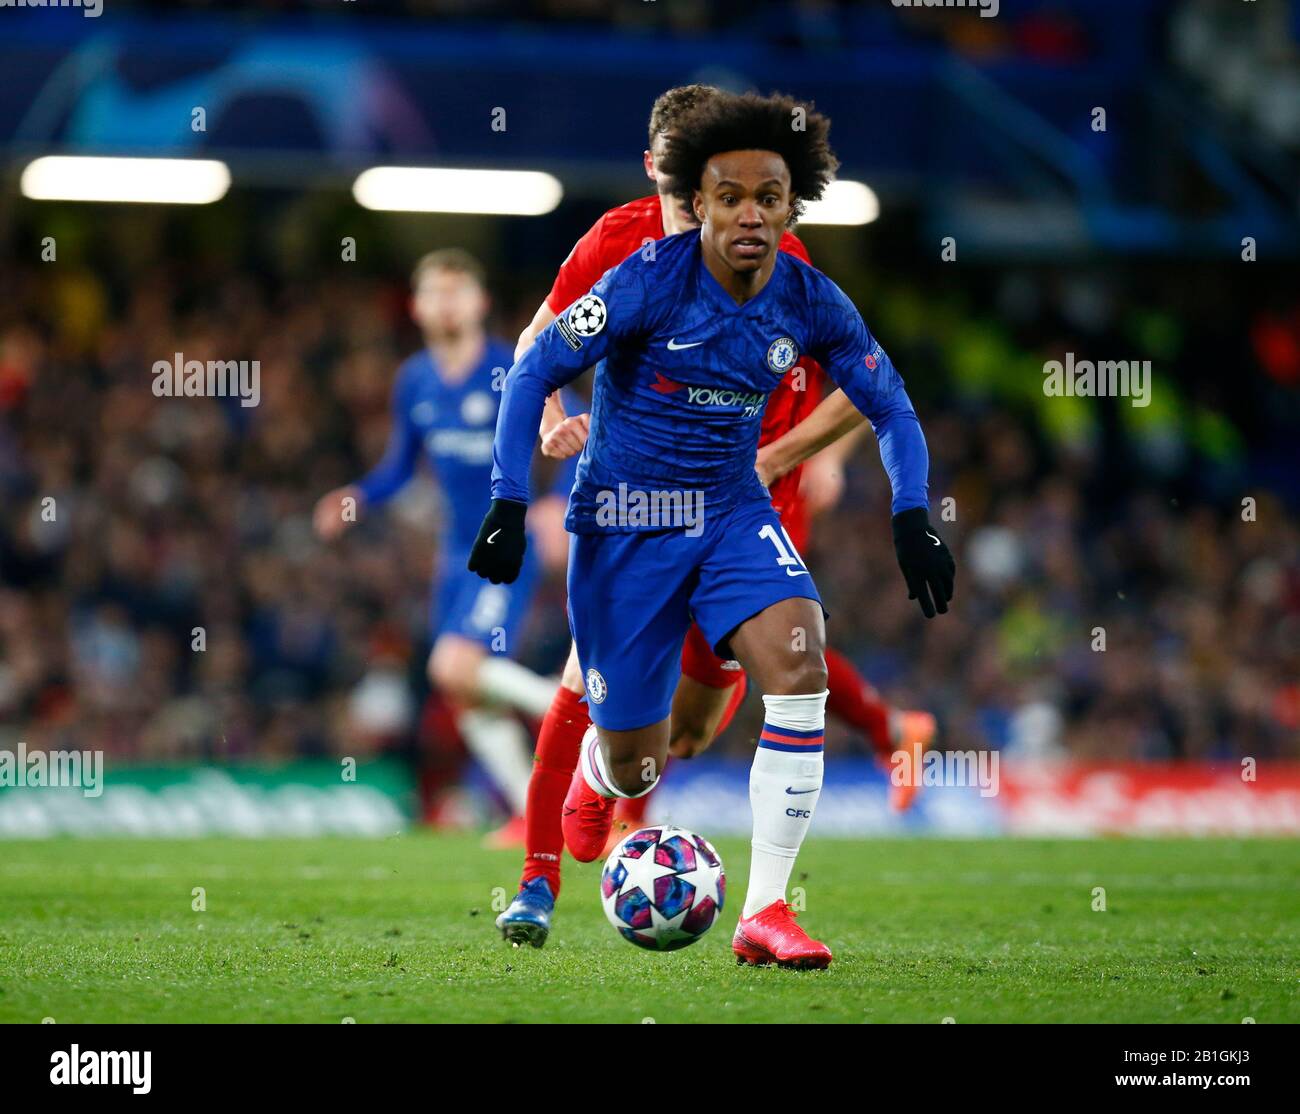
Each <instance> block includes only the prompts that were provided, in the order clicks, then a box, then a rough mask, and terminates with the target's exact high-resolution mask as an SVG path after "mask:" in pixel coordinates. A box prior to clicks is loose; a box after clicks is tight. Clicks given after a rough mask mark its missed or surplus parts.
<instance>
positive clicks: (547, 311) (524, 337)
mask: <svg viewBox="0 0 1300 1114" xmlns="http://www.w3.org/2000/svg"><path fill="white" fill-rule="evenodd" d="M554 320H555V314H554V313H552V312H551V307H550V306H548V305H547V304H546V303H545V302H542V304H541V305H540V306H538V307H537V312H536V313H535V314H533V319H532V320H531V321H530V322H528V325H527V327H526V328H525V329H524V331H523V332H522V333H520V334H519V340H518V342H517V343H516V344H515V363H518V362H519V357H520V356H522V355H523V354H524V353H525V352H527V351H528V349H530V348H531V347H532V346H533V342H534V341H535V340H536V339H537V338H538V337H539V336H540V335H541V332H542V330H543V329H545V328H546V326H547V325H549V324H550V323H551V322H552V321H554Z"/></svg>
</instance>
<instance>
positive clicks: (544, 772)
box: [523, 687, 591, 897]
mask: <svg viewBox="0 0 1300 1114" xmlns="http://www.w3.org/2000/svg"><path fill="white" fill-rule="evenodd" d="M590 723H591V720H590V719H589V718H588V716H587V706H586V705H585V704H584V703H583V702H582V693H580V692H570V691H569V690H568V689H566V688H564V687H560V688H558V689H556V690H555V699H554V700H552V701H551V706H550V708H548V709H547V712H546V715H545V716H544V717H543V718H542V729H541V730H540V731H539V732H538V733H537V753H536V754H535V755H534V756H533V773H532V776H531V777H530V778H529V779H528V805H527V807H526V808H525V810H524V846H525V847H526V848H527V853H526V856H525V858H524V874H523V881H524V882H531V881H532V880H533V879H534V878H538V877H541V878H545V879H546V880H547V881H548V882H549V883H550V884H551V893H552V894H554V895H555V896H556V897H558V896H559V894H560V853H561V852H562V851H563V850H564V832H563V831H562V830H561V829H560V812H561V810H562V809H563V807H564V795H565V794H566V793H567V792H568V791H569V782H571V781H572V780H573V771H574V770H575V769H576V768H577V765H578V748H579V746H580V745H581V744H582V736H583V735H584V734H585V733H586V731H587V727H588V725H589V724H590Z"/></svg>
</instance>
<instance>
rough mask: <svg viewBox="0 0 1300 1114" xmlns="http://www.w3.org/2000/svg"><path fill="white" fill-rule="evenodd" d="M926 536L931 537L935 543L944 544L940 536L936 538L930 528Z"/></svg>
mask: <svg viewBox="0 0 1300 1114" xmlns="http://www.w3.org/2000/svg"><path fill="white" fill-rule="evenodd" d="M925 536H926V537H927V538H929V539H930V540H931V541H932V542H934V544H935V545H943V542H941V541H940V540H939V539H938V538H936V537H935V536H934V535H933V534H932V533H930V531H929V530H927V531H926V532H925Z"/></svg>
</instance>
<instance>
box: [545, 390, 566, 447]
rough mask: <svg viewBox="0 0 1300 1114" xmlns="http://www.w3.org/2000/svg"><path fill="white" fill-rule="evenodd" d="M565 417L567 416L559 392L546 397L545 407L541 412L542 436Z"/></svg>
mask: <svg viewBox="0 0 1300 1114" xmlns="http://www.w3.org/2000/svg"><path fill="white" fill-rule="evenodd" d="M567 417H568V415H567V414H566V413H565V412H564V402H563V401H562V400H561V398H560V392H559V391H554V392H552V393H551V394H550V395H548V396H547V399H546V406H545V408H544V409H543V410H542V426H541V433H542V436H543V437H545V436H546V435H547V434H548V433H550V432H551V430H553V429H554V428H555V427H556V426H557V425H559V424H560V423H561V422H562V421H564V419H565V418H567Z"/></svg>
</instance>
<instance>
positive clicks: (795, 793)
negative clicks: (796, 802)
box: [785, 785, 821, 797]
mask: <svg viewBox="0 0 1300 1114" xmlns="http://www.w3.org/2000/svg"><path fill="white" fill-rule="evenodd" d="M820 788H821V787H820V786H817V788H814V789H791V788H790V787H789V786H788V785H787V786H786V787H785V791H786V792H787V793H789V794H790V796H792V797H797V796H799V794H800V793H816V792H817V789H820Z"/></svg>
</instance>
